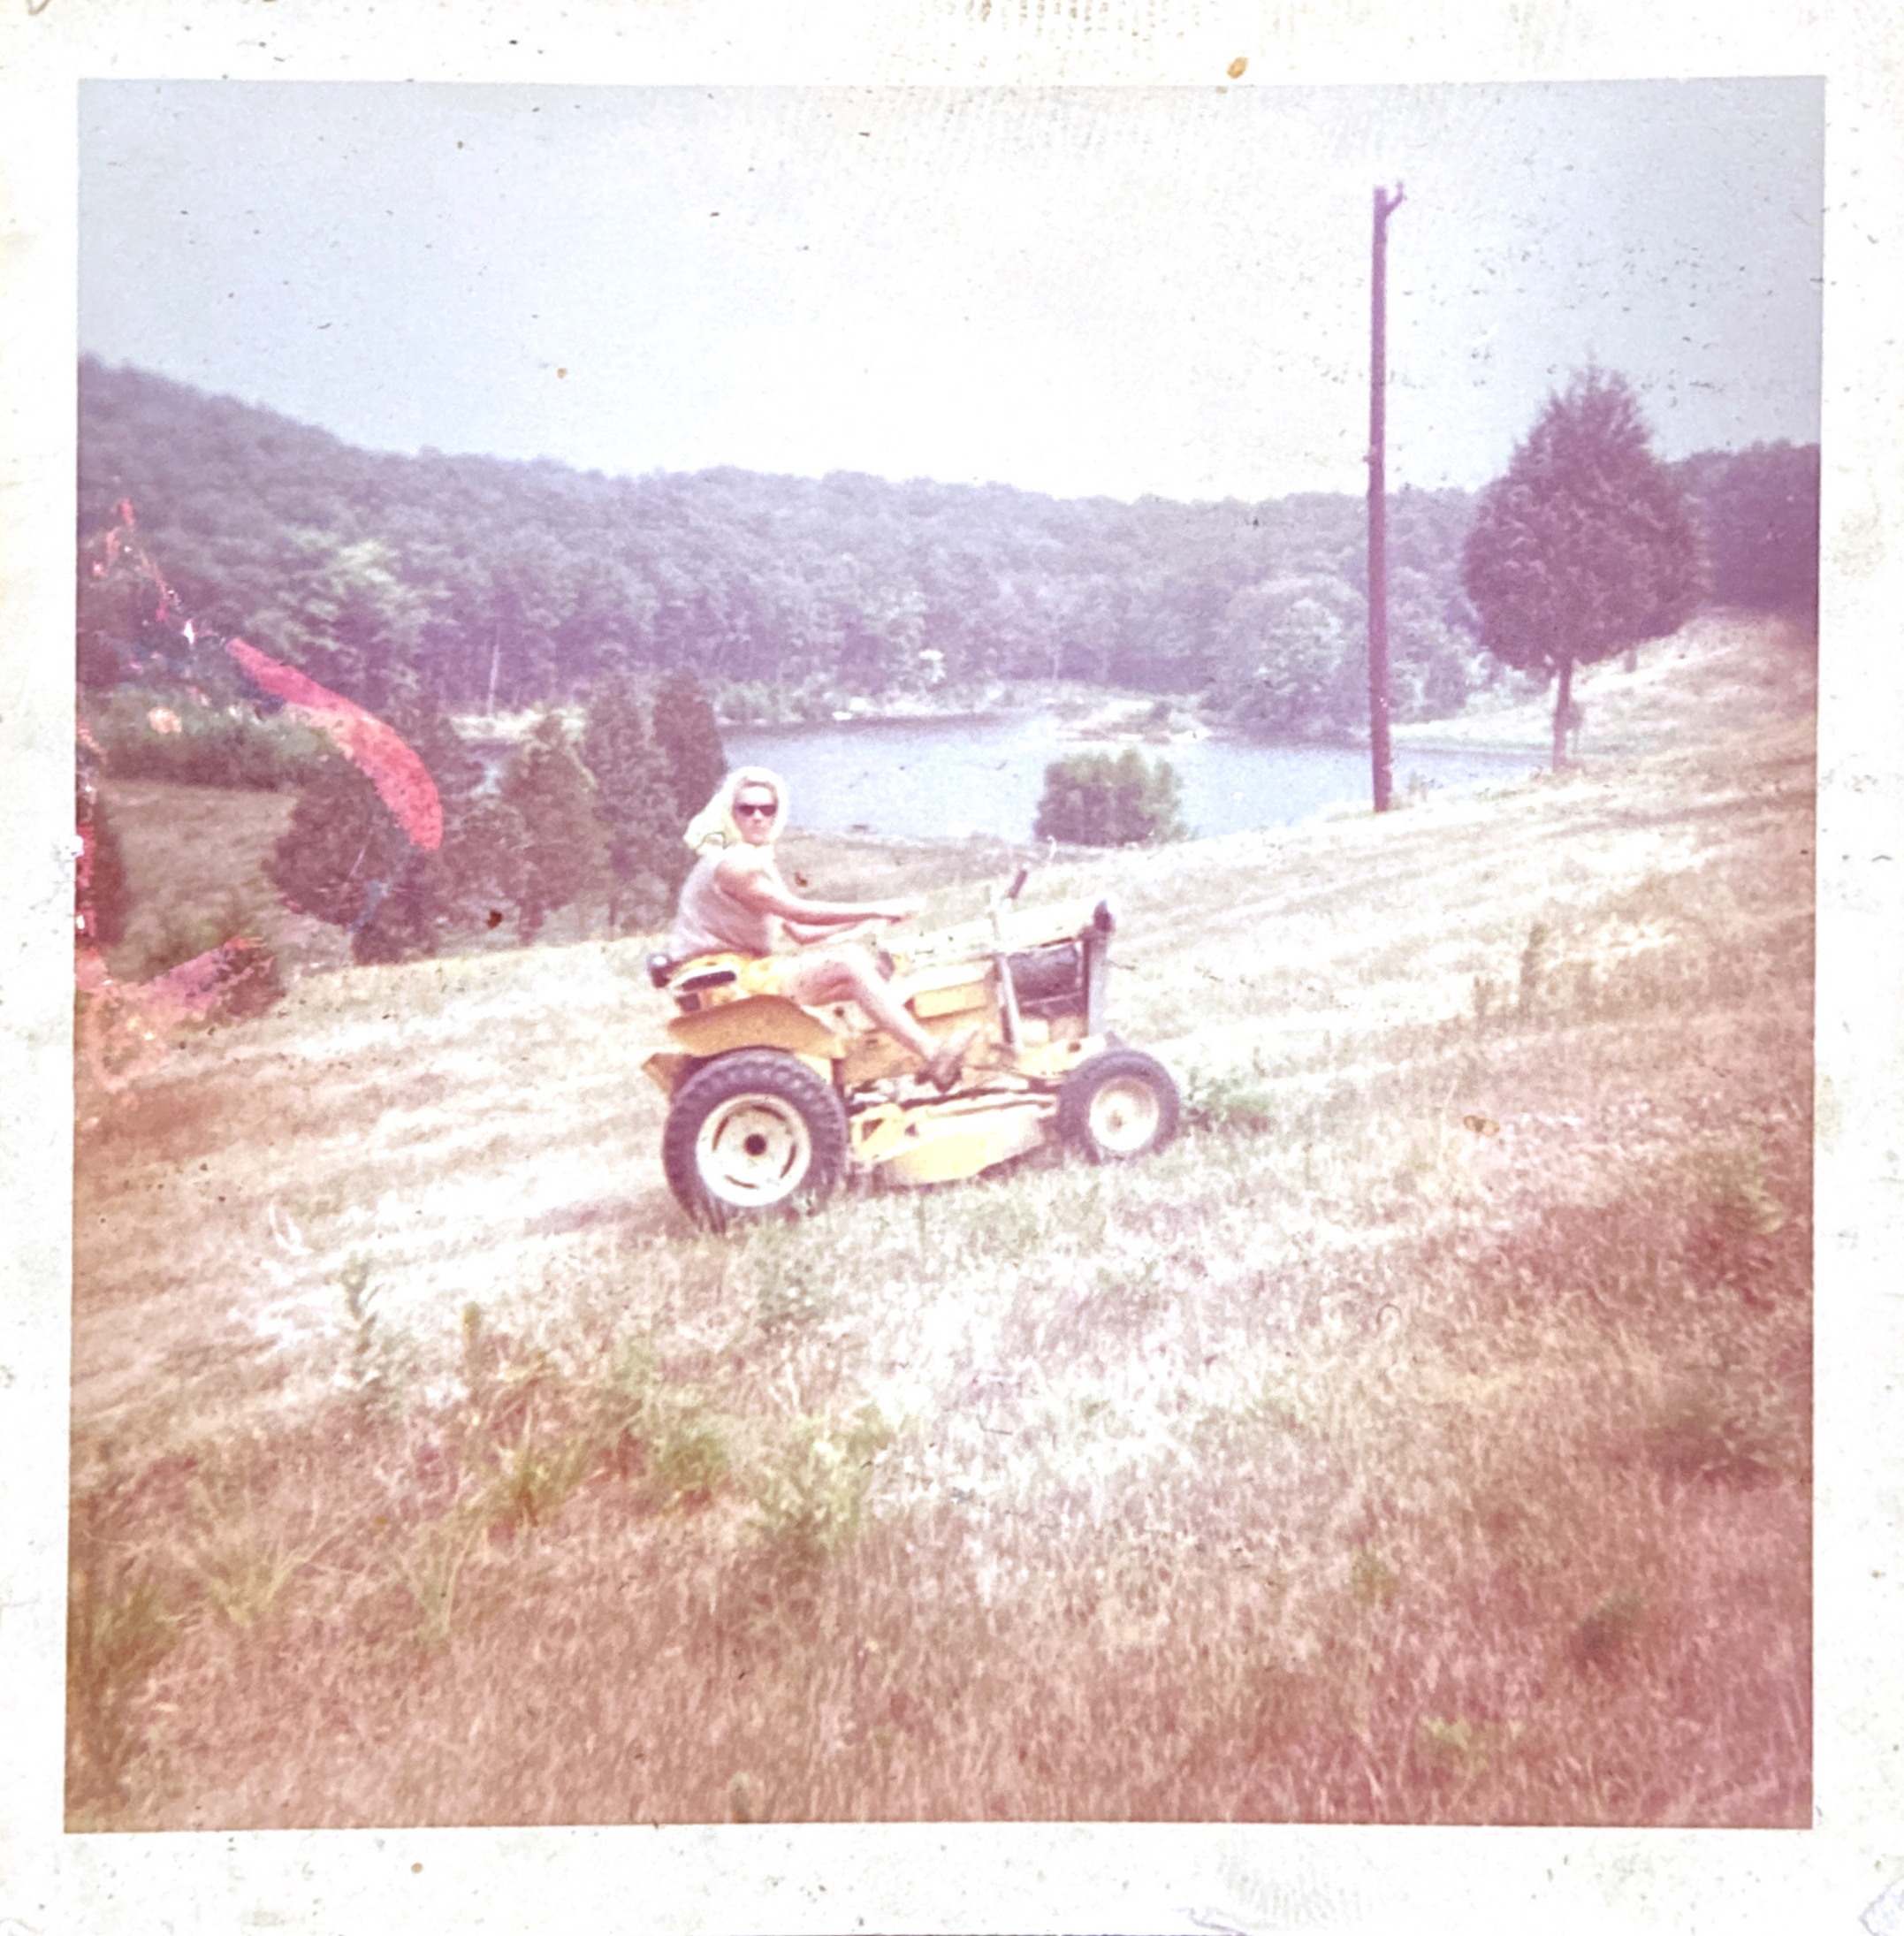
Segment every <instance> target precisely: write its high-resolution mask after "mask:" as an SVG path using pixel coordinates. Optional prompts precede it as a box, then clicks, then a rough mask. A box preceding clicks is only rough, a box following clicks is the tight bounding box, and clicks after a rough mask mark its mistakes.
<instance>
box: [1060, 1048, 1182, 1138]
mask: <svg viewBox="0 0 1904 1936" xmlns="http://www.w3.org/2000/svg"><path fill="white" fill-rule="evenodd" d="M1180 1113H1181V1105H1180V1104H1179V1102H1178V1100H1177V1083H1176V1080H1175V1079H1173V1078H1172V1076H1171V1074H1170V1071H1169V1070H1168V1069H1166V1068H1165V1067H1164V1066H1163V1064H1162V1063H1161V1062H1159V1061H1158V1060H1157V1058H1156V1057H1155V1056H1146V1055H1145V1054H1144V1052H1143V1051H1142V1050H1141V1049H1138V1048H1108V1049H1106V1050H1105V1051H1104V1052H1103V1053H1102V1054H1101V1055H1098V1056H1090V1057H1089V1058H1087V1059H1086V1060H1085V1061H1084V1062H1081V1063H1078V1066H1077V1068H1075V1069H1074V1070H1072V1071H1071V1072H1070V1075H1068V1076H1067V1077H1066V1078H1065V1079H1064V1086H1063V1087H1062V1088H1061V1089H1060V1090H1059V1091H1058V1134H1059V1136H1060V1137H1061V1138H1062V1139H1063V1140H1064V1141H1065V1142H1066V1143H1068V1144H1069V1145H1070V1147H1072V1148H1073V1149H1075V1150H1077V1151H1078V1153H1079V1154H1080V1155H1085V1156H1087V1157H1089V1158H1090V1160H1091V1161H1092V1162H1094V1163H1123V1162H1135V1161H1136V1160H1137V1158H1138V1157H1139V1156H1147V1155H1150V1154H1151V1152H1152V1151H1153V1150H1157V1149H1161V1148H1162V1147H1163V1146H1164V1145H1165V1144H1166V1143H1167V1142H1169V1140H1170V1139H1171V1138H1172V1137H1173V1136H1175V1135H1176V1134H1177V1118H1178V1116H1179V1114H1180Z"/></svg>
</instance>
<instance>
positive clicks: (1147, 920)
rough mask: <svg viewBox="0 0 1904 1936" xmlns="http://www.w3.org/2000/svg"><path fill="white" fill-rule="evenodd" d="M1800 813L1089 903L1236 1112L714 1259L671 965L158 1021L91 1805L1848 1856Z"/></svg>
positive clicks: (138, 1112) (103, 1600) (100, 1206)
mask: <svg viewBox="0 0 1904 1936" xmlns="http://www.w3.org/2000/svg"><path fill="white" fill-rule="evenodd" d="M1810 787H1811V763H1810V736H1809V725H1806V724H1797V725H1793V726H1787V727H1775V728H1767V729H1763V730H1762V731H1759V732H1757V733H1755V734H1752V735H1748V736H1740V737H1735V738H1733V739H1730V740H1726V741H1724V742H1715V743H1709V744H1706V745H1704V746H1702V747H1699V748H1697V749H1695V750H1692V751H1685V752H1682V753H1679V754H1677V755H1673V756H1670V757H1664V758H1654V759H1651V760H1649V761H1645V762H1641V763H1635V764H1632V765H1629V766H1623V767H1618V768H1609V769H1606V770H1603V771H1597V772H1589V773H1586V774H1575V775H1572V776H1569V777H1567V778H1565V779H1564V780H1561V781H1539V782H1533V783H1529V784H1527V785H1525V786H1522V787H1519V788H1517V789H1504V790H1502V791H1500V792H1498V793H1497V794H1494V795H1492V796H1488V797H1481V796H1476V797H1468V798H1462V799H1450V798H1437V799H1436V800H1435V801H1433V802H1432V803H1430V804H1426V805H1420V806H1414V807H1411V808H1409V809H1408V810H1407V811H1405V812H1399V813H1397V814H1394V815H1391V816H1389V817H1387V818H1386V819H1383V820H1382V821H1380V822H1377V821H1375V820H1373V819H1352V820H1344V821H1341V822H1338V823H1335V824H1333V825H1329V826H1325V827H1311V828H1306V829H1298V830H1294V831H1290V832H1285V833H1282V834H1278V835H1248V836H1235V837H1231V838H1230V839H1226V840H1223V841H1219V842H1203V843H1199V844H1198V845H1196V846H1193V847H1190V848H1185V849H1180V850H1174V851H1171V852H1169V853H1163V854H1154V855H1143V854H1139V855H1129V856H1118V857H1113V858H1108V859H1105V860H1103V861H1101V862H1095V863H1093V864H1091V865H1078V866H1067V867H1065V868H1063V869H1062V870H1057V871H1055V873H1053V874H1052V875H1049V876H1047V877H1046V878H1045V879H1043V880H1040V881H1039V882H1037V883H1036V885H1035V886H1034V888H1032V890H1031V893H1032V895H1033V896H1039V897H1042V896H1047V895H1048V896H1052V897H1068V896H1070V895H1072V894H1076V893H1085V892H1098V891H1102V890H1103V889H1105V888H1111V889H1113V890H1115V891H1116V895H1117V896H1118V899H1119V901H1120V903H1121V906H1122V908H1123V916H1124V919H1123V927H1122V929H1121V930H1120V934H1119V939H1118V942H1117V946H1116V960H1117V961H1118V963H1119V964H1121V966H1122V968H1123V971H1124V972H1122V973H1120V974H1119V975H1118V976H1117V978H1116V992H1115V1005H1116V1022H1117V1025H1118V1027H1119V1029H1120V1031H1121V1032H1122V1033H1123V1034H1124V1035H1126V1036H1127V1037H1128V1038H1129V1039H1130V1040H1132V1041H1134V1042H1137V1043H1140V1044H1142V1045H1143V1046H1145V1047H1147V1048H1154V1049H1155V1050H1156V1051H1157V1052H1158V1053H1160V1054H1161V1055H1162V1056H1165V1058H1166V1059H1167V1060H1169V1062H1171V1063H1172V1064H1173V1066H1175V1067H1176V1068H1177V1070H1178V1071H1179V1073H1180V1074H1181V1075H1183V1076H1184V1079H1185V1086H1186V1091H1187V1093H1188V1098H1189V1101H1190V1104H1191V1111H1190V1113H1191V1117H1192V1122H1193V1123H1195V1124H1197V1125H1198V1126H1197V1127H1196V1128H1194V1129H1192V1131H1191V1132H1189V1133H1188V1134H1186V1135H1185V1137H1184V1139H1182V1140H1181V1141H1180V1142H1179V1143H1178V1144H1177V1146H1175V1147H1172V1148H1171V1149H1169V1150H1168V1151H1166V1152H1165V1153H1164V1154H1163V1155H1161V1156H1160V1157H1158V1158H1156V1159H1154V1160H1153V1161H1152V1162H1148V1163H1146V1164H1144V1165H1141V1166H1139V1167H1136V1168H1133V1169H1132V1170H1129V1171H1101V1170H1089V1169H1086V1168H1084V1167H1081V1166H1078V1165H1072V1164H1066V1163H1062V1162H1053V1161H1047V1160H1044V1159H1035V1160H1032V1161H1029V1162H1025V1163H1024V1164H1023V1165H1021V1166H1020V1167H1019V1168H1018V1169H1017V1170H1016V1171H1015V1172H1014V1173H1012V1174H1010V1175H1009V1176H1006V1177H1002V1178H996V1179H993V1180H987V1181H981V1182H979V1183H976V1184H971V1185H963V1186H959V1187H956V1188H948V1189H944V1190H935V1191H932V1192H926V1193H910V1194H908V1193H897V1192H894V1193H879V1192H864V1191H862V1192H859V1193H853V1194H849V1196H847V1197H846V1198H844V1199H842V1200H840V1201H839V1202H837V1203H836V1204H835V1205H834V1206H833V1207H832V1208H829V1209H828V1210H826V1212H824V1213H823V1214H821V1215H820V1216H816V1217H814V1218H812V1219H810V1220H808V1221H807V1222H804V1223H799V1224H795V1225H775V1226H770V1227H766V1228H762V1229H758V1230H756V1231H750V1232H747V1233H744V1234H743V1235H741V1236H739V1237H737V1238H735V1239H731V1240H727V1241H720V1240H716V1239H710V1238H706V1237H704V1236H697V1235H696V1234H693V1233H691V1232H690V1231H689V1230H688V1229H687V1228H686V1226H685V1225H684V1224H683V1223H682V1221H681V1219H680V1218H679V1216H678V1215H677V1213H676V1212H675V1211H674V1208H673V1207H672V1205H671V1204H670V1203H669V1202H668V1200H666V1197H665V1195H664V1194H663V1193H662V1191H661V1189H660V1185H659V1173H658V1163H657V1161H656V1148H657V1143H658V1139H659V1124H660V1108H659V1100H658V1099H657V1098H655V1097H653V1096H652V1095H651V1094H650V1093H649V1091H648V1086H647V1085H646V1084H645V1082H644V1080H643V1079H641V1078H640V1076H639V1075H638V1072H637V1070H638V1063H639V1060H640V1058H641V1056H642V1055H643V1054H644V1052H645V1050H646V1048H647V1047H648V1046H649V1045H650V1043H651V1040H652V1037H653V1035H654V1033H655V1031H656V1029H657V1028H658V1026H659V1020H660V1012H659V1003H658V1002H657V999H656V998H655V997H654V996H653V995H652V994H651V991H650V990H648V988H647V987H646V986H645V984H644V981H643V980H642V979H641V975H640V957H641V945H640V944H639V943H638V942H627V943H615V944H607V943H587V944H582V945H576V946H573V947H567V948H558V949H541V950H535V951H529V952H526V953H520V954H518V953H509V954H499V955H492V956H488V957H472V958H468V959H461V960H454V961H444V962H438V963H429V964H414V965H410V966H406V967H400V968H392V969H375V970H353V971H348V972H343V973H339V974H336V975H327V976H320V977H311V978H308V979H306V980H304V981H302V982H301V983H300V984H298V986H297V987H296V988H295V989H294V991H293V995H292V997H291V999H290V1001H289V1002H287V1003H286V1005H285V1007H283V1008H282V1009H280V1010H278V1012H276V1013H275V1014H273V1015H271V1016H270V1017H268V1018H263V1020H260V1021H258V1022H255V1023H252V1024H248V1025H244V1026H243V1027H241V1028H238V1029H233V1030H228V1031H221V1032H219V1033H217V1035H215V1036H213V1037H210V1038H200V1039H198V1040H193V1041H189V1042H187V1043H184V1044H182V1045H181V1046H180V1047H179V1049H178V1050H177V1051H176V1052H175V1054H174V1056H173V1057H172V1060H171V1063H169V1064H168V1065H167V1066H166V1067H165V1068H164V1070H162V1071H159V1072H158V1073H157V1074H156V1075H155V1076H154V1077H152V1078H150V1079H148V1080H147V1081H146V1082H145V1083H144V1084H142V1085H141V1086H140V1087H138V1088H137V1089H135V1090H133V1091H131V1092H128V1094H127V1095H126V1096H125V1097H122V1098H119V1099H114V1100H110V1101H107V1100H103V1099H102V1100H95V1101H88V1102H85V1103H84V1104H82V1117H81V1120H82V1124H84V1125H85V1127H84V1129H83V1131H82V1137H81V1144H80V1153H79V1165H78V1221H79V1228H78V1245H79V1260H80V1261H79V1275H78V1290H77V1309H76V1329H75V1354H76V1365H75V1401H74V1402H75V1418H76V1429H77V1441H76V1449H75V1474H74V1476H75V1499H76V1505H75V1513H76V1519H75V1527H76V1533H77V1535H78V1536H77V1538H76V1543H75V1549H74V1551H75V1563H76V1567H77V1569H78V1575H79V1581H80V1583H79V1584H78V1585H77V1586H76V1592H75V1602H74V1606H75V1616H74V1634H75V1647H74V1656H73V1660H74V1666H73V1697H72V1717H73V1720H72V1777H71V1784H70V1810H71V1812H70V1819H71V1821H72V1825H74V1826H78V1827H95V1828H97V1827H115V1828H118V1827H127V1828H135V1827H146V1828H160V1827H196V1828H202V1827H219V1828H239V1827H275V1826H286V1825H347V1824H372V1823H375V1824H398V1823H453V1822H461V1823H475V1824H486V1823H503V1822H525V1823H542V1822H614V1821H636V1820H646V1819H659V1820H670V1819H671V1820H677V1821H679V1820H727V1819H741V1820H766V1819H774V1820H793V1819H816V1818H818V1819H826V1818H831V1819H847V1820H852V1819H872V1818H1171V1819H1178V1818H1226V1819H1273V1820H1314V1821H1382V1822H1387V1821H1419V1822H1426V1821H1445V1822H1466V1821H1496V1822H1550V1823H1686V1824H1708V1825H1720V1824H1728V1825H1743V1824H1756V1825H1802V1824H1805V1823H1807V1822H1808V1821H1809V1666H1808V1662H1809V1572H1808V1567H1809V1484H1810V1475H1809V1338H1810V1314H1809V1256H1810V1228H1809V1149H1810V1133H1809V1107H1810V1073H1809V1070H1810V1064H1809V1046H1810V1045H1809V1026H1810V1024H1809V1017H1810V995H1809V990H1810V976H1811V960H1810V923H1809V910H1810V900H1811V893H1810V875H1811V864H1810V845H1811V834H1810V829H1811V818H1810V816H1811V792H1810ZM811 858H812V860H813V864H814V867H815V869H816V870H817V869H818V868H819V866H820V865H821V864H822V862H823V859H824V855H823V853H821V852H820V851H819V850H816V851H815V853H814V854H813V855H812V857H811ZM908 864H909V863H908V862H907V860H906V857H904V856H903V855H902V856H901V857H900V860H899V861H898V862H897V863H894V862H892V861H891V860H890V859H888V860H883V861H882V860H881V858H880V855H879V854H878V853H877V852H876V851H874V850H873V849H872V847H868V849H867V851H866V852H865V853H864V854H861V855H858V856H857V861H856V865H858V866H860V867H862V868H864V869H868V870H872V872H873V873H877V872H878V870H879V869H880V868H881V867H882V866H888V865H890V866H894V867H895V871H898V870H899V869H902V868H903V867H904V866H905V865H908ZM939 864H942V865H948V868H949V870H950V872H951V873H954V874H956V873H957V872H958V868H957V866H956V865H953V864H950V863H935V865H939ZM921 865H924V863H922V864H921ZM826 878H827V879H828V880H829V882H830V881H831V880H833V879H834V878H835V877H834V875H832V874H828V875H827V877H826ZM976 894H977V889H976V888H972V887H963V888H962V887H959V886H957V885H956V884H954V883H953V882H951V881H950V880H948V882H947V884H946V885H944V886H943V887H942V888H941V890H940V895H939V902H940V906H941V910H942V911H944V912H946V913H948V915H962V914H964V913H966V912H969V911H971V906H972V905H973V903H974V900H975V896H976ZM472 1304H474V1305H476V1306H477V1307H479V1308H478V1309H477V1310H476V1312H475V1313H474V1314H473V1315H472V1314H471V1313H470V1312H469V1311H468V1309H467V1308H466V1307H468V1306H470V1305H472Z"/></svg>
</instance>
